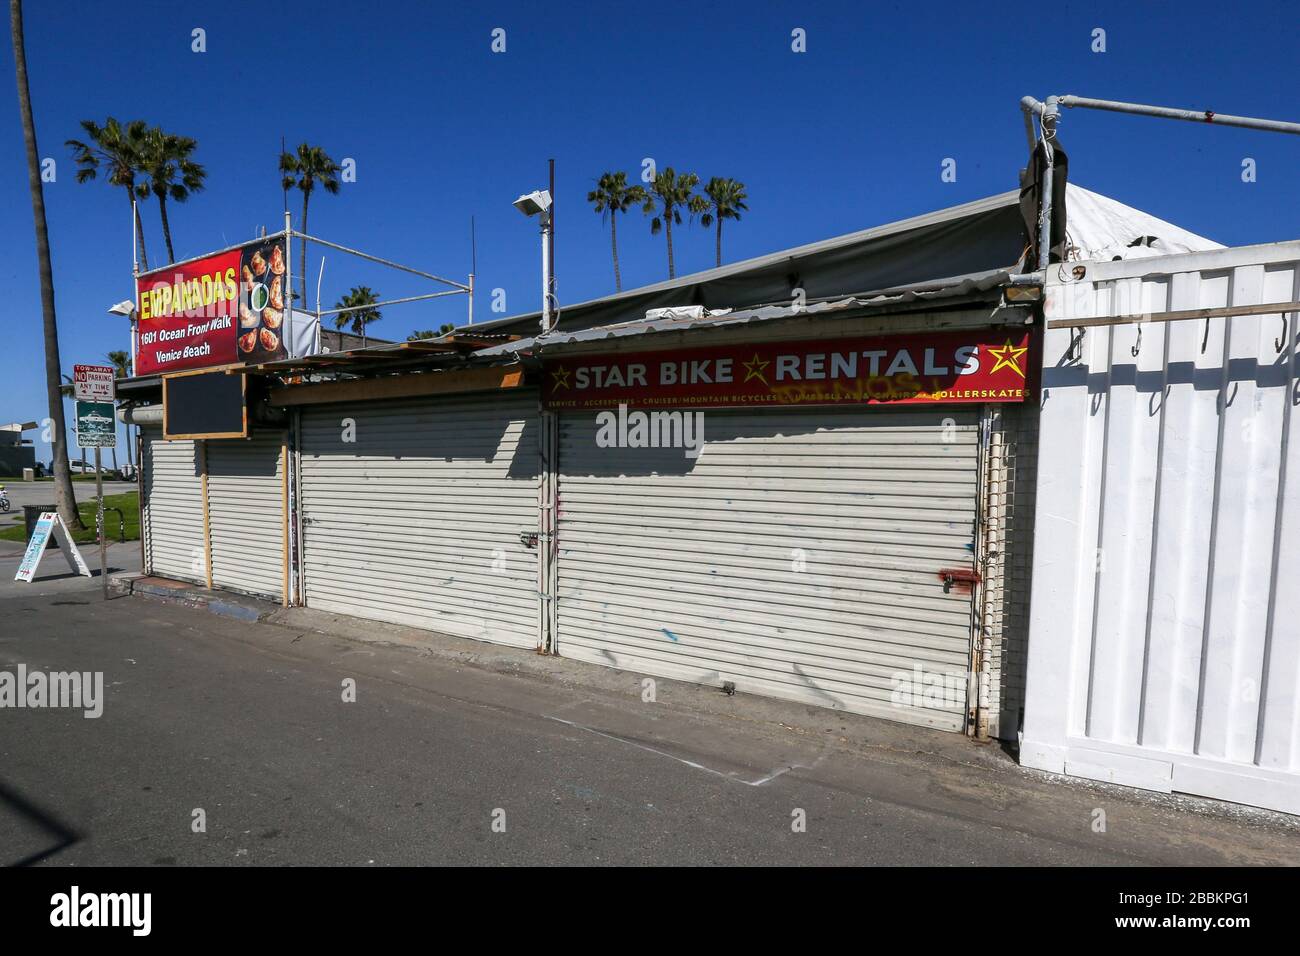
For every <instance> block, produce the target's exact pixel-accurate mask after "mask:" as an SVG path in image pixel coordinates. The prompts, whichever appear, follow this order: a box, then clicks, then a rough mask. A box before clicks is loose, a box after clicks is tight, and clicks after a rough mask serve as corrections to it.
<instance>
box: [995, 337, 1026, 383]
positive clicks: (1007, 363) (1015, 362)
mask: <svg viewBox="0 0 1300 956" xmlns="http://www.w3.org/2000/svg"><path fill="white" fill-rule="evenodd" d="M1028 351H1029V349H1028V348H1023V349H1018V348H1016V347H1015V346H1013V345H1012V344H1011V340H1010V339H1007V344H1006V345H1004V346H1002V348H1000V349H989V355H991V356H993V357H994V358H995V359H997V363H996V364H995V365H994V366H993V367H992V368H991V369H989V374H990V375H992V374H993V373H994V372H996V371H997V370H998V369H1000V368H1009V369H1014V370H1015V373H1016V374H1017V375H1019V376H1020V377H1021V378H1024V377H1025V370H1024V369H1022V368H1021V367H1020V362H1019V359H1020V356H1022V355H1024V354H1025V353H1026V352H1028Z"/></svg>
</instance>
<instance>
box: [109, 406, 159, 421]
mask: <svg viewBox="0 0 1300 956" xmlns="http://www.w3.org/2000/svg"><path fill="white" fill-rule="evenodd" d="M162 416H163V407H162V406H161V405H123V406H122V407H121V408H119V409H118V410H117V417H118V420H119V421H121V422H123V423H124V424H127V425H160V424H162Z"/></svg>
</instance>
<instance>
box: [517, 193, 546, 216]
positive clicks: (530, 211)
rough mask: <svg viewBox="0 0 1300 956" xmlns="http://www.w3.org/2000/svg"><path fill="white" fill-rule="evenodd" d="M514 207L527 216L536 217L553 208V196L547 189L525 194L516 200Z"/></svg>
mask: <svg viewBox="0 0 1300 956" xmlns="http://www.w3.org/2000/svg"><path fill="white" fill-rule="evenodd" d="M514 206H515V208H516V209H518V210H519V211H520V212H521V213H523V214H524V215H525V216H536V215H537V214H538V213H544V212H546V210H548V209H550V208H551V194H550V193H549V192H547V191H546V190H545V189H539V190H537V191H535V192H531V193H525V194H524V195H522V196H520V197H519V198H518V199H516V200H515V203H514Z"/></svg>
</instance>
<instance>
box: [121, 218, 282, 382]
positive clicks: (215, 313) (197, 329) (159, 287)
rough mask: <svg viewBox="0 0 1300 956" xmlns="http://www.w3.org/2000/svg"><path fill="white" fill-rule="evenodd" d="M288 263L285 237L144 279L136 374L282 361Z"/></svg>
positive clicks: (140, 284) (139, 296) (140, 286)
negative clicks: (240, 363)
mask: <svg viewBox="0 0 1300 956" xmlns="http://www.w3.org/2000/svg"><path fill="white" fill-rule="evenodd" d="M286 266H287V263H286V261H285V256H284V239H283V238H282V237H280V238H273V239H266V240H262V241H260V242H256V243H251V244H249V245H247V246H244V247H242V248H239V249H231V250H229V251H228V252H219V253H217V254H216V255H212V256H207V257H205V258H203V259H195V260H193V261H191V262H186V263H183V264H181V265H176V266H168V267H167V268H166V269H160V270H157V271H155V272H151V273H148V274H147V275H143V276H140V277H139V278H138V279H137V280H136V297H137V302H138V303H139V312H138V313H137V317H138V319H139V331H138V335H139V341H138V342H137V345H136V367H135V374H137V375H153V374H157V373H159V372H179V371H182V370H184V369H194V368H207V367H209V366H213V365H230V364H234V363H236V362H249V361H256V362H267V361H273V360H275V359H280V358H284V357H285V356H286V354H287V353H286V351H285V347H284V338H283V335H284V330H283V328H282V326H283V323H284V319H285V311H286V310H285V304H284V303H285V301H286V300H287V299H288V294H287V293H288V285H287V282H288V278H289V277H288V273H287V269H286Z"/></svg>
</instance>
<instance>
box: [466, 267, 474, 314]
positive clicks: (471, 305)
mask: <svg viewBox="0 0 1300 956" xmlns="http://www.w3.org/2000/svg"><path fill="white" fill-rule="evenodd" d="M466 324H468V325H473V324H474V273H472V272H471V273H470V274H469V322H468V323H466Z"/></svg>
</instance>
